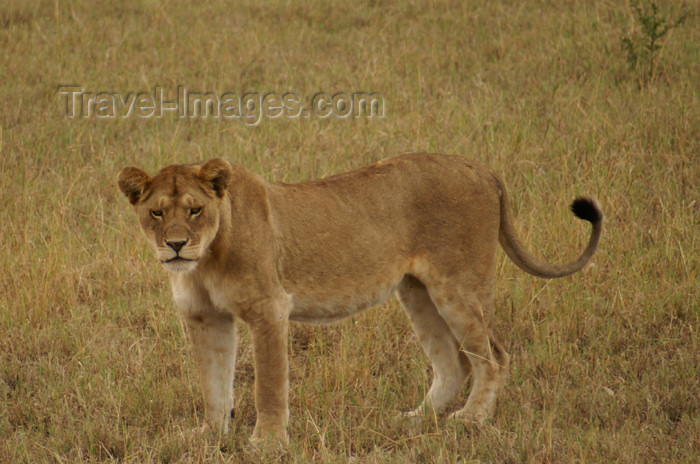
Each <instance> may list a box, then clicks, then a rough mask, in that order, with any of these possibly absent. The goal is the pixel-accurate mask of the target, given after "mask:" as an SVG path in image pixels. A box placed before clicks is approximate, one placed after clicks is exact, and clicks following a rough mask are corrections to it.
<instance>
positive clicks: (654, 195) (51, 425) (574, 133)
mask: <svg viewBox="0 0 700 464" xmlns="http://www.w3.org/2000/svg"><path fill="white" fill-rule="evenodd" d="M428 3H429V4H423V2H409V1H404V0H402V1H399V2H383V1H366V2H356V3H354V4H353V5H348V4H346V2H338V4H335V5H334V4H330V3H328V2H324V1H320V0H312V1H310V2H305V3H303V4H300V3H298V2H287V1H267V0H265V1H246V2H236V4H235V5H234V4H232V3H229V2H224V1H221V0H213V1H209V2H185V1H159V0H143V1H131V0H127V1H124V2H106V1H96V2H91V1H76V2H61V1H58V0H56V1H29V2H25V1H22V0H7V1H4V2H2V4H0V77H1V78H0V205H2V206H0V232H1V236H2V240H3V243H2V247H0V266H1V267H2V269H3V272H2V273H1V274H0V461H1V462H10V463H23V462H26V463H36V462H56V463H78V462H134V463H149V462H209V461H212V462H218V461H223V462H249V461H251V460H255V459H258V458H257V457H256V456H254V455H253V454H251V450H250V449H249V446H248V442H247V439H248V437H249V436H250V434H251V432H252V427H253V425H254V420H255V417H254V416H255V414H254V406H253V399H252V397H253V394H252V384H253V368H252V355H251V350H250V346H249V344H248V343H247V333H245V331H244V333H243V340H242V343H241V348H240V354H239V363H238V369H237V382H236V404H237V416H236V419H235V420H234V422H233V430H232V433H231V434H230V435H229V436H227V437H225V439H224V440H223V443H222V444H216V443H210V442H206V441H203V440H201V439H199V438H198V437H196V436H191V435H189V434H188V432H189V430H191V429H192V428H194V427H196V426H197V425H198V423H199V422H200V421H201V418H202V403H201V395H200V394H199V387H198V382H197V378H196V371H195V368H194V365H193V363H192V359H191V356H190V355H189V352H188V348H187V346H186V343H185V337H184V333H183V330H182V328H181V325H180V323H179V321H178V319H177V315H176V313H175V311H174V310H173V308H172V303H171V301H170V295H169V286H168V283H167V277H166V275H165V274H164V272H163V271H162V270H161V269H159V267H158V266H157V264H156V262H155V259H154V258H153V256H152V252H151V250H150V249H149V246H148V244H147V243H146V241H145V239H144V238H143V237H141V234H140V231H139V230H138V224H137V221H136V218H135V215H134V214H133V211H132V210H131V207H130V206H129V205H128V202H127V201H126V199H125V198H124V197H123V196H122V195H121V193H120V192H119V191H118V189H117V187H116V175H117V173H118V172H119V170H120V169H121V168H122V167H124V166H127V165H138V166H141V167H143V168H146V169H148V170H151V171H153V170H155V169H158V168H160V167H163V166H165V165H167V164H170V163H174V162H193V161H198V160H203V159H207V158H211V157H215V156H224V157H226V158H228V159H230V160H231V161H234V162H238V163H241V164H244V165H246V166H248V167H249V168H251V169H253V170H255V171H256V172H258V173H260V174H261V175H263V176H264V177H266V178H268V179H274V180H284V181H287V182H297V181H303V180H306V179H311V178H316V177H320V176H325V175H329V174H333V173H337V172H341V171H343V170H347V169H352V168H357V167H360V166H363V165H366V164H368V163H370V162H372V161H374V160H377V159H381V158H384V157H387V156H391V155H395V154H399V153H402V152H406V151H423V150H426V151H438V152H445V153H453V154H460V155H465V156H469V157H473V158H478V159H480V160H482V161H485V162H486V163H488V164H489V165H491V166H493V168H494V169H495V170H496V171H497V172H499V173H500V174H501V176H502V177H503V178H504V180H505V183H506V185H507V187H508V189H509V192H510V197H511V201H512V204H513V207H514V211H515V213H516V221H517V223H518V225H519V229H520V231H521V236H522V238H523V240H524V241H525V242H526V243H527V244H528V246H529V247H530V248H531V249H532V250H533V251H536V252H537V253H538V254H540V255H543V256H546V257H548V258H549V259H551V260H553V261H557V262H563V261H565V260H567V259H570V258H572V257H573V256H575V255H576V254H577V253H578V252H579V250H580V249H581V248H582V246H583V244H584V242H585V239H586V236H587V233H588V231H587V230H586V229H585V228H584V227H583V226H582V224H581V223H579V222H577V221H575V220H573V219H572V217H571V215H570V213H569V212H568V211H567V205H568V203H569V202H570V201H571V199H572V198H573V197H574V196H575V195H578V194H584V193H588V194H592V195H595V196H597V197H598V198H599V199H600V201H601V204H602V206H603V209H604V212H605V214H606V227H607V228H606V231H605V235H604V238H603V241H602V243H601V245H600V249H599V252H598V254H597V255H596V256H595V258H594V260H593V262H592V263H591V265H589V266H588V267H587V268H585V269H584V270H583V271H582V272H581V273H579V274H576V275H574V276H572V277H569V278H565V279H561V280H556V281H543V280H539V279H535V278H533V277H530V276H528V275H525V274H524V273H522V272H521V271H519V270H518V269H516V267H515V266H514V265H513V264H511V263H510V262H508V261H507V260H506V258H504V257H503V255H501V258H500V259H501V261H500V264H499V268H498V276H499V279H498V285H497V320H498V333H499V335H500V338H501V339H502V341H503V342H504V344H505V347H506V349H507V350H508V351H509V352H510V353H511V355H512V366H511V372H510V380H509V381H508V383H507V384H506V386H505V388H504V390H503V391H502V393H501V396H500V397H499V402H498V406H497V410H496V413H495V416H494V418H493V420H492V421H491V422H490V423H489V424H488V425H486V426H484V427H481V428H473V427H469V426H466V425H464V424H459V423H452V422H449V421H446V420H444V419H441V418H437V420H433V419H427V420H426V422H425V424H424V427H423V428H422V429H421V430H403V429H402V428H401V426H400V425H398V424H395V423H393V421H392V419H391V418H392V416H394V414H395V413H396V412H398V411H400V410H406V409H409V408H411V407H413V406H415V405H416V404H417V403H418V401H420V399H421V398H422V397H423V395H424V393H425V391H426V390H427V388H428V387H429V384H430V379H431V372H430V367H429V363H428V362H427V360H426V358H425V356H424V355H423V353H422V351H421V348H420V346H419V345H418V343H417V341H416V339H415V337H414V336H413V334H412V332H411V329H410V326H409V323H408V321H407V318H406V317H405V316H404V314H402V310H401V309H400V307H399V306H398V304H397V303H396V302H395V301H392V302H390V303H388V304H386V305H385V306H384V307H383V308H381V309H373V310H370V311H368V312H366V313H363V314H362V315H360V316H358V317H355V318H352V319H350V320H347V321H345V322H342V323H340V324H336V325H333V326H326V327H311V326H303V325H293V326H292V329H291V331H292V337H291V343H290V355H291V372H290V377H291V396H290V403H291V404H290V406H291V414H292V418H291V419H292V422H291V425H290V429H289V432H290V437H291V445H290V447H289V449H288V451H287V453H286V454H285V455H284V456H281V457H275V456H268V457H267V459H268V460H275V459H277V460H280V461H281V462H289V463H297V462H298V463H306V462H323V463H327V462H331V463H334V462H338V463H346V462H358V463H393V462H395V463H405V462H446V463H458V462H460V463H462V462H463V463H472V462H507V463H520V462H525V463H539V462H557V463H558V462H581V463H592V462H620V463H635V464H636V463H642V462H648V463H658V462H674V463H694V462H698V461H700V399H699V398H700V372H699V367H698V366H700V278H699V268H700V256H699V255H700V254H699V253H698V250H699V249H700V234H699V233H698V231H699V230H700V227H699V226H700V222H699V219H698V218H699V217H700V201H699V200H700V194H699V192H698V185H700V87H698V85H697V83H698V82H700V67H698V63H700V47H699V46H698V44H700V26H699V23H698V20H697V18H700V7H699V6H698V4H697V3H696V2H691V1H685V2H668V3H665V2H664V3H661V2H660V3H659V7H660V9H661V10H662V11H664V12H665V13H668V15H669V17H674V16H677V15H678V13H679V12H681V11H683V12H685V11H687V12H689V13H690V16H689V18H688V19H687V20H686V21H685V23H684V24H683V25H682V26H680V27H677V28H674V29H673V30H671V31H669V33H668V34H667V35H666V36H665V37H664V42H663V43H662V48H661V49H660V50H659V52H658V55H657V57H656V62H655V66H656V67H655V70H654V79H653V80H651V81H649V82H648V83H647V85H645V86H643V87H642V88H641V89H640V86H639V82H638V80H639V73H638V71H637V70H635V69H630V68H629V66H628V63H627V61H626V55H625V50H624V49H623V48H622V47H621V45H620V41H621V39H622V38H623V37H627V36H629V35H630V34H631V33H633V32H634V30H635V27H638V25H637V24H636V22H635V16H634V11H633V10H632V9H631V8H630V6H629V5H628V4H626V2H611V1H597V2H596V1H586V2H583V1H581V2H570V1H564V0H558V1H553V2H546V1H531V2H526V3H522V2H509V1H502V0H499V1H492V2H467V3H465V2H461V1H449V0H443V1H435V2H428ZM482 3H483V4H482ZM65 84H79V85H82V86H83V87H84V88H85V89H86V90H92V91H111V92H117V93H122V94H126V93H128V92H134V91H150V90H151V89H152V88H153V86H154V85H160V86H161V87H163V88H164V89H166V92H171V93H172V92H174V89H175V88H176V87H177V85H185V86H188V87H190V88H191V89H196V90H200V91H205V90H210V91H214V92H218V93H222V92H224V91H231V92H238V93H241V94H242V93H244V92H246V91H258V92H266V91H275V92H279V93H284V92H296V93H297V94H299V95H301V96H303V97H304V98H306V99H308V98H310V97H311V96H312V95H313V94H315V93H316V92H319V91H325V92H328V93H335V92H339V91H346V92H353V91H374V92H379V93H381V94H382V95H383V96H384V98H385V102H386V115H385V117H384V118H381V119H376V118H375V119H347V120H341V119H337V118H336V119H334V118H330V119H318V118H310V119H304V120H295V119H284V118H282V119H276V120H269V119H267V120H266V119H263V120H262V121H261V123H260V124H259V125H258V126H257V127H248V126H246V125H244V124H242V123H241V122H240V121H224V120H215V119H209V120H180V119H177V118H175V117H167V116H166V117H164V118H162V119H139V118H129V119H123V120H99V119H96V118H88V119H82V118H77V119H69V118H67V117H65V114H64V109H63V106H62V105H63V102H62V100H61V97H60V95H59V93H58V87H59V86H60V85H65ZM466 394H467V392H466V391H465V393H464V395H463V398H462V399H464V398H466Z"/></svg>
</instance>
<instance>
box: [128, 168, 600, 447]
mask: <svg viewBox="0 0 700 464" xmlns="http://www.w3.org/2000/svg"><path fill="white" fill-rule="evenodd" d="M119 188H120V189H121V191H122V192H123V193H124V194H125V195H126V196H127V198H128V199H129V201H130V202H131V204H132V205H133V206H134V208H135V210H136V213H137V214H138V216H139V220H140V222H141V226H142V227H143V231H144V232H145V234H146V236H147V237H148V240H149V241H150V242H151V243H152V244H153V246H154V247H155V250H156V254H157V256H158V259H159V261H160V262H161V264H162V265H163V266H164V267H165V269H166V270H167V271H168V272H169V274H170V283H171V286H172V291H173V297H174V300H175V304H176V306H177V307H178V309H179V310H180V313H181V314H182V316H183V318H184V320H185V323H186V326H187V331H188V335H189V337H190V340H191V343H192V350H193V353H194V356H195V360H196V363H197V368H198V370H199V376H200V382H201V388H202V392H203V395H204V406H205V418H206V425H205V428H206V429H210V428H211V429H214V430H217V431H219V432H221V433H225V432H226V431H227V430H228V422H229V415H230V414H229V413H230V412H231V411H232V407H233V378H234V367H235V360H236V340H237V337H236V320H237V319H239V318H240V319H242V320H243V321H245V322H246V323H247V324H248V325H249V327H250V331H251V334H252V339H253V351H254V357H255V405H256V410H257V421H256V424H255V430H254V432H253V437H252V439H253V440H259V439H267V438H270V437H274V438H275V439H277V440H281V441H283V442H286V441H287V432H286V425H287V422H288V419H289V409H288V398H287V397H288V361H287V334H288V324H289V321H290V320H291V321H305V322H313V323H324V322H333V321H337V320H339V319H342V318H344V317H348V316H350V315H352V314H355V313H357V312H358V311H361V310H363V309H365V308H368V307H370V306H374V305H377V304H379V303H381V302H383V301H385V300H386V299H387V298H389V297H390V296H391V295H392V294H394V293H395V292H396V293H398V297H399V299H400V301H401V303H402V304H403V306H404V308H405V309H406V312H407V313H408V316H409V318H410V320H411V324H412V325H413V328H414V329H415V331H416V334H417V336H418V339H419V340H420V342H421V344H422V346H423V349H424V350H425V352H426V354H427V355H428V357H429V358H430V361H431V362H432V364H433V371H434V379H433V383H432V385H431V387H430V390H429V391H428V394H427V395H426V397H425V399H424V400H423V401H422V402H421V404H420V405H419V406H418V407H417V408H416V409H415V410H413V411H412V412H410V413H408V414H407V415H408V416H416V415H422V414H424V413H426V412H427V411H434V412H441V411H443V410H444V409H445V407H446V406H447V405H448V404H449V403H450V402H452V401H453V400H455V398H456V397H457V396H458V394H459V392H460V390H461V389H462V387H463V386H464V383H465V381H466V379H467V376H468V374H469V372H470V371H471V372H472V373H473V382H472V388H471V393H470V395H469V398H468V400H467V402H466V404H465V405H464V407H463V408H461V409H460V410H458V411H457V412H455V413H454V414H453V416H454V417H457V418H461V419H465V420H469V421H475V422H482V421H484V420H485V419H486V418H487V417H488V415H489V413H490V411H491V409H492V406H493V404H494V401H495V397H496V393H497V390H498V388H499V386H500V384H501V383H502V382H501V381H502V379H503V376H504V373H505V370H506V369H507V367H508V354H507V353H506V352H505V351H504V349H503V348H502V347H501V345H500V344H499V343H498V342H497V341H496V339H495V337H494V335H493V333H492V326H493V312H494V308H493V281H494V274H495V268H496V259H495V256H496V249H497V247H498V244H499V243H500V244H501V246H502V247H503V249H504V250H505V252H506V254H507V255H508V257H510V259H511V260H513V262H514V263H515V264H516V265H517V266H519V267H520V268H522V269H523V270H525V271H526V272H529V273H530V274H533V275H536V276H539V277H545V278H553V277H562V276H565V275H569V274H572V273H574V272H576V271H578V270H580V269H581V268H582V267H583V266H584V265H585V264H586V263H587V262H588V261H589V260H590V258H591V256H592V255H593V253H594V251H595V249H596V246H597V244H598V241H599V239H600V235H601V232H602V224H603V215H602V213H601V210H600V207H599V206H598V204H597V202H596V201H595V200H593V199H590V198H578V199H576V200H574V202H573V203H572V205H571V209H572V211H573V213H574V214H575V215H576V216H577V217H579V218H581V219H584V220H586V221H589V222H590V223H591V224H592V226H593V229H592V232H591V236H590V239H589V241H588V245H587V247H586V249H585V250H584V251H583V253H582V254H581V256H580V257H579V258H578V259H576V260H575V261H573V262H571V263H568V264H565V265H552V264H549V263H545V262H542V261H538V260H537V259H536V258H534V257H533V256H532V255H531V254H530V253H529V252H528V251H527V250H526V249H525V248H524V247H523V245H522V244H521V243H520V241H519V240H518V238H517V237H516V233H515V230H514V228H513V223H512V218H511V214H510V207H509V205H508V199H507V197H506V191H505V189H504V187H503V184H502V183H501V181H500V180H499V179H498V178H497V177H496V176H495V175H494V174H493V172H492V171H491V170H490V169H488V168H487V167H486V166H484V165H482V164H481V163H478V162H476V161H468V160H466V159H465V158H462V157H458V156H447V155H435V154H407V155H402V156H398V157H395V158H390V159H387V160H384V161H380V162H378V163H375V164H373V165H372V166H369V167H366V168H364V169H360V170H357V171H353V172H349V173H345V174H340V175H337V176H333V177H329V178H327V179H322V180H316V181H312V182H307V183H303V184H298V185H289V184H281V183H269V182H266V181H265V180H263V179H262V178H260V177H259V176H257V175H256V174H253V173H252V172H250V171H248V170H246V169H245V168H243V167H241V166H237V165H235V164H230V163H229V162H227V161H224V160H223V159H212V160H210V161H207V162H206V163H203V164H198V165H175V166H170V167H167V168H165V169H163V170H162V171H160V172H159V173H158V174H156V175H155V176H153V177H151V176H149V175H148V174H146V173H145V172H143V171H141V170H140V169H137V168H133V167H129V168H125V169H124V170H122V172H121V173H120V175H119Z"/></svg>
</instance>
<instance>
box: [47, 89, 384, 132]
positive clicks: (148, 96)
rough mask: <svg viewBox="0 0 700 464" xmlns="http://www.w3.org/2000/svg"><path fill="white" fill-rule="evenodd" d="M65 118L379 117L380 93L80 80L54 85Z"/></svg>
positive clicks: (250, 120) (253, 121)
mask: <svg viewBox="0 0 700 464" xmlns="http://www.w3.org/2000/svg"><path fill="white" fill-rule="evenodd" d="M58 93H59V95H60V98H61V99H62V100H63V103H64V105H65V113H66V116H67V117H68V118H71V119H72V118H98V119H117V118H123V119H125V118H131V117H138V118H143V119H148V118H163V117H177V118H182V119H185V118H189V119H200V118H201V119H208V118H213V119H231V120H236V119H237V120H240V121H242V122H243V123H244V124H246V125H250V126H257V125H258V124H260V122H261V121H262V119H263V118H267V119H277V118H283V117H284V118H290V119H308V118H312V117H313V118H330V117H335V118H341V119H345V118H383V117H384V112H385V102H384V97H383V96H382V95H381V94H379V93H376V92H351V93H348V92H338V93H334V94H332V95H331V94H328V93H325V92H319V93H317V94H315V95H314V96H313V97H311V98H310V99H309V100H308V105H304V102H305V101H306V100H305V99H304V98H302V97H300V96H299V94H296V93H294V92H287V93H284V94H279V93H276V92H266V93H260V92H250V93H244V94H243V95H239V94H237V93H233V92H224V93H221V94H217V93H214V92H198V91H190V90H188V89H187V88H186V87H184V86H178V87H177V94H176V95H174V96H172V95H168V94H166V92H165V91H164V90H163V88H162V87H159V86H155V87H153V90H152V91H150V92H130V93H116V92H90V91H86V90H85V89H83V87H82V86H79V85H62V86H59V88H58Z"/></svg>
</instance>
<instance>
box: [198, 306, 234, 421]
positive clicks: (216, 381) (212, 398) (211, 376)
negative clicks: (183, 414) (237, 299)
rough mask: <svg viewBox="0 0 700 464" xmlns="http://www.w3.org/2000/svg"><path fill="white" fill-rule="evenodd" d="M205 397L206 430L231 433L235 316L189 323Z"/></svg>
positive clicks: (202, 318)
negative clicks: (209, 428) (229, 426)
mask: <svg viewBox="0 0 700 464" xmlns="http://www.w3.org/2000/svg"><path fill="white" fill-rule="evenodd" d="M185 323H186V325H187V332H188V335H189V337H190V342H191V344H192V352H193V354H194V358H195V363H196V364H197V370H198V371H199V382H200V386H201V389H202V395H203V397H204V417H205V420H206V424H205V428H207V427H211V428H212V429H214V430H215V431H216V432H218V433H226V432H228V425H229V418H230V417H231V413H232V411H233V379H234V373H235V367H236V350H237V344H238V343H237V339H238V337H237V333H236V320H235V317H234V316H232V315H223V314H210V315H198V316H188V317H186V319H185Z"/></svg>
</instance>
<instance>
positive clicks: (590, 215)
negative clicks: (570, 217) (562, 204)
mask: <svg viewBox="0 0 700 464" xmlns="http://www.w3.org/2000/svg"><path fill="white" fill-rule="evenodd" d="M571 211H572V212H573V213H574V214H575V215H576V217H577V218H579V219H583V220H584V221H588V222H591V223H593V224H597V223H598V222H600V221H601V220H602V219H603V213H601V212H600V207H599V206H598V203H597V202H596V201H595V200H593V199H592V198H587V197H578V198H576V199H575V200H574V201H573V202H572V203H571Z"/></svg>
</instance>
